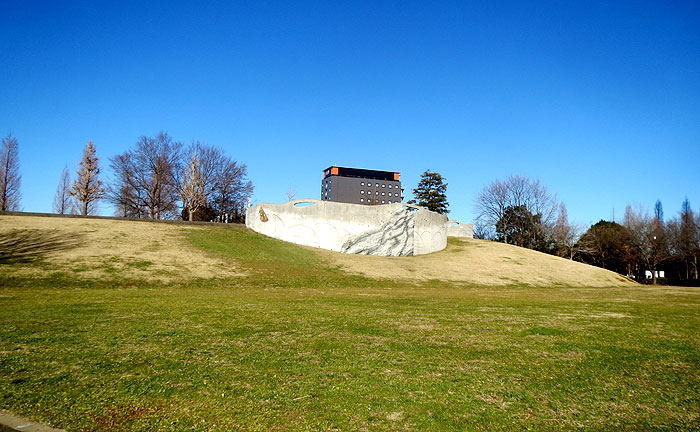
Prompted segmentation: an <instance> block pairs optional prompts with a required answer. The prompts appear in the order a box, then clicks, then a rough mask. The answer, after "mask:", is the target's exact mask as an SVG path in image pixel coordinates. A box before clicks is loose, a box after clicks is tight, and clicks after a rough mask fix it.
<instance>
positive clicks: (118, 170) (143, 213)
mask: <svg viewBox="0 0 700 432" xmlns="http://www.w3.org/2000/svg"><path fill="white" fill-rule="evenodd" d="M109 166H110V168H112V172H113V173H114V174H115V176H116V177H117V179H116V181H114V182H113V184H112V185H110V187H109V190H108V193H107V197H108V199H109V201H110V202H111V203H112V204H114V208H115V215H117V216H121V217H129V218H137V219H142V218H147V217H148V209H147V207H146V199H145V192H144V191H143V190H141V189H139V188H137V187H136V183H135V180H136V177H135V175H134V166H133V162H132V160H131V154H130V153H128V152H127V153H124V154H121V155H117V156H115V157H113V158H111V159H110V163H109Z"/></svg>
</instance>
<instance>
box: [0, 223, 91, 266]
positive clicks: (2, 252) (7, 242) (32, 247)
mask: <svg viewBox="0 0 700 432" xmlns="http://www.w3.org/2000/svg"><path fill="white" fill-rule="evenodd" d="M82 242H83V236H82V235H81V234H76V233H60V234H59V233H55V232H50V231H36V230H31V231H30V230H12V231H9V232H4V233H0V265H2V264H16V263H30V262H33V261H36V260H38V259H40V258H41V257H42V256H43V255H45V254H47V253H50V252H57V251H63V250H69V249H73V248H76V247H78V246H80V244H81V243H82Z"/></svg>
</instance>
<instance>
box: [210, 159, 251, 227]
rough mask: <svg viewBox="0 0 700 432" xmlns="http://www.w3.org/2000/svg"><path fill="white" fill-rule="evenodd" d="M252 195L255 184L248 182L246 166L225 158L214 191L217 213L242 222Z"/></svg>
mask: <svg viewBox="0 0 700 432" xmlns="http://www.w3.org/2000/svg"><path fill="white" fill-rule="evenodd" d="M252 194H253V182H251V181H250V180H248V169H247V167H246V165H245V164H239V163H238V162H236V161H234V160H232V159H229V158H225V160H224V162H223V163H222V165H221V166H220V170H219V171H218V177H217V181H216V182H215V184H214V187H213V191H212V197H213V200H212V202H213V204H214V207H215V209H216V211H217V213H218V214H219V215H224V214H229V215H232V216H233V218H234V219H236V220H240V219H241V218H242V217H243V216H244V215H245V203H246V201H247V200H248V198H250V196H251V195H252Z"/></svg>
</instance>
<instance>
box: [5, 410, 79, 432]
mask: <svg viewBox="0 0 700 432" xmlns="http://www.w3.org/2000/svg"><path fill="white" fill-rule="evenodd" d="M0 432H66V431H65V430H63V429H55V428H52V427H51V426H47V425H45V424H42V423H37V422H34V421H31V420H27V419H26V418H23V417H18V416H16V415H14V414H11V413H8V412H7V411H2V410H0Z"/></svg>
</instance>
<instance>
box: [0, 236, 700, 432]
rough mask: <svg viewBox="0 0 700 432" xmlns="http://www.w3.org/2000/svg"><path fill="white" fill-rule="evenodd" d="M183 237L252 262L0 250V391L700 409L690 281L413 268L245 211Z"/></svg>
mask: <svg viewBox="0 0 700 432" xmlns="http://www.w3.org/2000/svg"><path fill="white" fill-rule="evenodd" d="M190 241H191V243H192V244H193V246H194V247H198V248H202V249H205V250H207V251H209V252H210V253H212V254H216V255H218V256H221V257H224V258H226V259H231V260H235V261H236V262H237V263H238V265H239V266H241V267H242V268H244V269H245V270H246V272H247V275H246V276H244V277H237V278H231V279H219V280H198V281H190V282H184V283H182V284H159V283H152V282H150V283H145V282H142V281H138V280H129V279H127V278H124V277H123V276H120V275H118V274H115V275H114V278H113V279H112V280H92V281H91V280H87V281H86V280H83V281H73V280H71V279H69V276H68V275H66V274H60V273H51V271H50V269H47V271H46V274H45V277H44V278H40V279H39V278H31V279H28V278H16V277H15V278H9V277H8V276H6V275H4V272H3V269H2V266H3V265H5V266H7V265H12V264H11V263H9V264H0V408H3V409H6V410H9V411H11V412H14V413H16V414H19V415H23V416H26V417H29V418H32V419H34V420H39V421H45V422H49V423H51V424H52V425H53V426H56V427H61V428H65V429H67V430H69V431H74V430H87V431H92V430H114V431H144V430H164V431H165V430H168V431H171V430H172V431H179V430H198V431H209V430H216V431H231V430H251V431H252V430H261V431H262V430H265V431H268V430H343V431H345V430H367V431H377V430H404V429H405V430H418V431H426V430H427V431H430V430H434V431H449V430H460V431H464V430H485V431H495V430H528V429H532V430H572V429H585V430H615V431H617V430H699V429H700V426H699V425H700V336H699V334H700V333H699V332H698V329H699V325H700V291H698V290H697V289H683V288H660V287H641V286H640V287H635V288H609V289H581V288H546V287H544V288H532V287H519V286H511V287H506V288H491V287H478V286H463V285H460V284H449V283H443V282H438V281H432V282H429V283H422V284H418V283H417V284H406V283H404V282H395V281H384V280H371V279H367V278H363V277H357V276H349V275H347V274H345V273H343V272H341V271H340V270H338V269H336V268H332V267H329V266H328V265H326V264H324V263H322V262H320V261H319V259H318V257H317V255H316V254H315V253H314V252H313V251H310V250H308V249H304V248H300V247H296V246H294V245H290V244H285V243H282V242H279V241H275V240H271V239H268V238H264V237H262V236H260V235H257V234H255V233H252V232H250V231H246V230H243V229H240V228H234V229H231V228H226V227H221V228H219V227H203V228H201V229H199V230H196V231H195V232H193V233H192V234H191V236H190ZM36 265H45V264H42V262H41V260H38V261H37V263H36ZM193 265H196V263H193ZM533 271H536V269H533Z"/></svg>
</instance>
